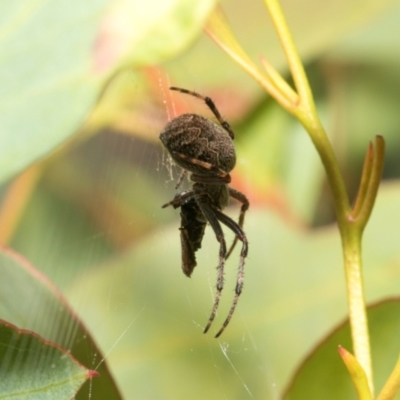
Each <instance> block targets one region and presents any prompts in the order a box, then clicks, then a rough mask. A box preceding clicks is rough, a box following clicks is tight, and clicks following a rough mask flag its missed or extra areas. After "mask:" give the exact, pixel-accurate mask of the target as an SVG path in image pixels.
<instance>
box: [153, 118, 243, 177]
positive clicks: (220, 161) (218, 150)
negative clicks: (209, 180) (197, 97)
mask: <svg viewBox="0 0 400 400" xmlns="http://www.w3.org/2000/svg"><path fill="white" fill-rule="evenodd" d="M160 139H161V141H162V143H163V144H164V146H165V147H166V148H167V149H168V151H169V153H170V154H171V157H172V158H173V160H174V161H175V162H176V163H177V164H178V165H179V166H180V167H182V168H183V169H186V170H188V171H189V172H192V173H194V174H201V175H211V176H212V175H214V174H215V170H214V169H208V168H207V167H206V168H204V166H203V165H201V164H196V163H193V162H192V160H198V161H202V162H204V163H207V164H209V165H212V166H213V167H217V168H219V169H220V170H222V171H224V172H226V173H229V172H230V171H232V169H233V168H234V166H235V163H236V152H235V147H234V145H233V141H232V139H231V137H230V136H229V134H228V133H227V132H226V131H225V130H224V129H223V128H222V127H220V126H219V125H217V124H215V123H214V122H212V121H210V120H209V119H207V118H204V117H202V116H200V115H196V114H183V115H180V116H179V117H177V118H174V119H173V120H172V121H170V122H169V123H168V124H167V125H166V126H165V128H164V130H163V131H162V132H161V134H160Z"/></svg>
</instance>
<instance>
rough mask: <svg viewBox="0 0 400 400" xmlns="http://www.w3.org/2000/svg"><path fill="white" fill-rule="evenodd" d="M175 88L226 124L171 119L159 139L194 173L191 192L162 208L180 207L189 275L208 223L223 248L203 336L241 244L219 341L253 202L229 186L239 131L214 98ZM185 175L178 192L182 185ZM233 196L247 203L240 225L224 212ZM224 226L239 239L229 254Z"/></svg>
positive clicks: (242, 257) (241, 263)
mask: <svg viewBox="0 0 400 400" xmlns="http://www.w3.org/2000/svg"><path fill="white" fill-rule="evenodd" d="M170 89H171V90H177V91H180V92H183V93H186V94H189V95H192V96H194V97H197V98H200V99H202V100H203V101H204V102H205V103H206V104H207V105H208V107H209V108H210V110H211V111H212V112H213V114H214V115H215V116H216V117H217V119H218V121H219V123H220V124H221V126H220V125H217V124H215V123H214V122H212V121H210V120H208V119H207V118H204V117H201V116H199V115H196V114H183V115H181V116H179V117H177V118H174V119H173V120H172V121H170V122H169V123H168V124H167V125H166V126H165V128H164V130H163V131H162V132H161V134H160V139H161V141H162V143H163V145H164V146H165V148H166V149H167V150H168V152H169V154H170V155H171V157H172V159H173V160H174V161H175V162H176V163H177V164H178V165H179V166H181V167H182V168H183V169H184V173H185V171H189V172H191V176H190V179H191V181H192V182H193V186H192V190H190V191H186V192H182V193H179V194H177V195H176V196H175V197H174V199H173V200H171V201H170V202H168V203H166V204H164V205H163V208H165V207H168V206H173V207H174V208H179V207H180V208H181V226H180V231H181V247H182V270H183V272H184V274H185V275H187V276H189V277H190V276H191V274H192V272H193V269H194V268H195V266H196V265H197V263H196V257H195V253H196V251H197V250H198V249H200V248H201V242H202V239H203V236H204V230H205V226H206V224H207V222H208V223H209V224H210V226H211V228H212V229H213V231H214V233H215V236H216V238H217V241H218V242H219V244H220V248H219V263H218V267H217V293H216V296H215V299H214V306H213V309H212V312H211V315H210V318H209V320H208V323H207V325H206V328H205V329H204V333H206V332H207V331H208V329H209V328H210V326H211V323H212V322H213V320H214V318H215V315H216V312H217V309H218V305H219V300H220V297H221V293H222V289H223V286H224V266H225V261H226V259H227V258H228V257H229V255H230V254H231V252H232V250H233V248H234V247H235V245H236V243H237V241H238V240H240V241H241V242H242V250H241V252H240V260H239V269H238V275H237V280H236V287H235V297H234V299H233V303H232V306H231V308H230V311H229V314H228V316H227V318H226V320H225V322H224V324H223V326H222V328H221V329H220V330H219V331H218V333H217V334H216V337H218V336H219V335H220V334H221V333H222V332H223V331H224V330H225V328H226V326H227V325H228V324H229V322H230V320H231V318H232V315H233V312H234V311H235V308H236V305H237V302H238V300H239V296H240V294H241V292H242V288H243V280H244V261H245V258H246V256H247V252H248V241H247V238H246V234H245V233H244V231H243V229H242V228H243V223H244V216H245V212H246V211H247V209H248V208H249V201H248V200H247V198H246V196H245V195H244V194H243V193H241V192H239V191H237V190H235V189H232V188H231V187H229V186H228V184H229V183H230V181H231V177H230V175H229V172H230V171H232V169H233V168H234V167H235V163H236V152H235V147H234V145H233V138H234V133H233V131H232V129H231V128H230V126H229V124H228V123H227V122H226V121H225V120H224V119H223V118H222V116H221V115H220V113H219V111H218V109H217V108H216V106H215V104H214V102H213V101H212V100H211V99H210V98H209V97H204V96H202V95H200V94H198V93H196V92H191V91H189V90H186V89H179V88H170ZM184 173H183V174H184ZM183 174H182V175H181V178H180V179H179V182H178V184H177V186H176V188H178V187H179V184H180V182H181V180H182V177H183ZM229 197H233V198H234V199H236V200H238V201H239V202H241V203H242V207H241V210H240V215H239V222H238V223H237V222H235V221H234V220H232V219H231V218H230V217H228V216H227V215H225V214H224V213H223V212H222V210H223V209H224V208H225V207H226V206H227V205H228V201H229ZM221 223H222V224H224V225H225V226H227V227H228V228H229V229H230V230H232V231H233V232H234V233H235V239H234V241H233V243H232V245H231V247H230V249H229V251H227V247H226V242H225V236H224V233H223V231H222V227H221Z"/></svg>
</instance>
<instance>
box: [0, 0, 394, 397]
mask: <svg viewBox="0 0 400 400" xmlns="http://www.w3.org/2000/svg"><path fill="white" fill-rule="evenodd" d="M28 3H30V2H27V4H28ZM64 3H65V2H63V1H62V0H59V1H58V2H53V3H51V4H52V6H50V5H49V4H50V3H46V2H44V3H43V4H44V6H43V7H44V8H45V7H48V9H46V10H44V8H42V9H30V8H29V7H25V8H24V7H22V6H21V7H20V8H18V7H19V6H16V5H11V3H10V5H9V6H8V7H7V9H6V10H5V12H4V13H3V18H4V16H8V17H9V19H8V20H4V21H3V22H2V27H3V28H2V29H3V32H6V33H7V34H5V35H4V37H5V39H1V40H3V46H4V48H5V49H7V50H6V51H5V52H4V53H3V56H0V63H1V64H2V70H3V71H4V73H3V76H2V78H1V82H3V83H4V85H2V87H3V88H4V87H5V88H6V89H7V90H2V94H1V95H0V96H1V98H2V101H1V104H2V105H1V112H0V113H1V114H2V115H3V117H0V122H1V125H0V126H1V130H2V131H1V133H0V135H1V142H0V143H1V146H0V147H1V148H2V150H1V152H2V153H0V154H1V157H2V164H1V165H2V179H3V184H2V187H1V196H2V205H1V209H0V239H1V242H2V243H3V244H6V245H8V246H10V247H12V248H13V249H15V250H16V251H17V252H19V253H20V254H22V255H23V256H25V257H26V258H27V259H29V260H30V262H32V263H33V264H34V265H35V267H36V268H38V269H39V270H40V271H42V272H43V273H44V274H46V275H47V277H49V279H50V280H51V281H53V282H54V283H55V284H56V285H57V286H58V287H59V288H60V289H61V290H62V292H63V293H64V294H65V296H66V297H67V299H68V300H69V301H70V302H71V304H72V306H73V308H74V309H75V311H76V312H77V313H78V314H79V316H80V317H81V318H82V320H83V321H84V323H85V324H86V326H87V328H88V329H89V331H90V332H91V334H92V336H93V337H94V339H95V341H96V342H97V343H98V344H99V347H100V348H101V349H102V351H103V354H104V355H105V357H106V361H107V362H108V363H109V366H110V368H111V371H112V373H113V375H114V377H115V379H116V382H117V384H118V386H119V387H120V389H121V391H122V392H123V394H124V396H125V398H127V399H162V398H171V399H184V398H192V399H196V398H199V399H200V398H205V397H207V398H212V399H214V398H226V399H247V398H249V399H251V398H263V399H277V398H280V396H281V393H282V391H283V390H284V388H285V387H286V386H287V385H288V382H289V381H290V379H291V376H292V374H293V373H294V371H295V370H296V368H298V366H299V363H300V362H301V361H302V360H303V358H304V357H305V356H306V355H307V354H309V353H310V352H311V351H312V349H314V348H315V346H316V344H317V343H319V342H320V341H321V340H322V339H323V338H324V337H325V336H326V335H327V334H328V333H329V332H331V331H332V330H333V328H335V327H336V326H337V325H338V324H339V323H340V322H341V321H343V320H344V318H345V316H346V298H345V288H344V276H343V272H342V260H341V250H340V239H339V235H338V232H337V230H336V227H335V221H334V212H333V208H332V202H331V197H330V191H329V187H328V186H327V183H326V179H325V176H324V172H323V168H322V166H321V163H320V161H319V159H318V157H317V155H316V152H315V151H314V149H313V147H312V144H311V142H310V140H309V138H308V137H307V134H306V132H304V131H303V129H302V128H301V126H300V125H299V123H298V122H297V121H295V120H294V119H293V118H292V117H291V116H289V115H288V114H286V113H285V112H284V111H283V110H281V109H280V108H279V107H278V106H277V105H276V104H275V103H274V102H273V101H272V100H271V99H270V98H269V97H268V96H267V95H266V94H265V93H264V92H263V91H262V89H261V88H260V87H258V86H257V84H256V83H255V82H253V81H252V80H251V78H249V77H248V76H247V75H246V74H245V73H244V72H243V71H242V70H241V69H240V68H239V67H238V66H237V65H235V64H234V63H233V62H232V61H231V60H230V59H229V58H228V57H227V56H226V55H225V54H224V53H223V52H222V51H221V50H220V49H219V48H217V46H216V45H215V44H214V43H213V42H212V41H211V40H210V39H209V38H208V37H206V36H205V35H204V34H203V33H202V31H201V27H202V25H203V23H204V20H205V18H206V16H207V13H208V12H209V11H210V10H211V8H212V6H213V2H212V1H209V2H196V1H185V0H182V1H177V2H172V1H171V2H164V3H163V2H160V1H156V0H154V1H150V2H147V3H148V4H143V3H141V2H138V1H136V2H135V1H131V2H129V1H126V2H121V3H116V2H115V4H114V3H113V2H111V1H105V0H104V1H100V0H98V1H90V2H87V5H86V6H82V7H81V8H79V7H78V2H74V3H73V4H74V5H72V6H71V10H70V12H69V13H67V14H62V12H61V11H62V10H63V8H62V7H61V6H63V4H64ZM139 3H140V5H139ZM161 3H163V5H161ZM206 3H207V4H206ZM85 4H86V3H85ZM89 4H90V5H89ZM199 4H202V5H199ZM64 6H65V4H64ZM221 6H222V8H223V10H224V12H225V13H226V14H227V17H228V19H229V21H230V22H231V26H232V28H233V30H234V31H235V33H236V34H237V36H238V38H239V40H240V42H241V43H242V45H243V47H244V48H245V49H246V50H247V51H248V53H249V54H250V55H251V56H252V57H253V59H254V60H258V58H259V57H260V56H261V55H263V56H264V57H266V58H268V60H269V61H270V62H271V63H272V64H273V65H275V66H276V67H277V68H279V70H280V71H281V72H282V73H285V61H284V56H283V54H282V53H281V51H280V47H279V43H278V41H277V39H276V36H275V35H274V32H273V27H272V26H271V23H270V20H269V18H268V14H267V12H266V9H265V7H264V5H263V3H262V2H261V1H259V0H252V1H251V2H244V1H240V0H224V1H222V2H221ZM52 7H53V8H52ZM57 7H59V8H57ZM65 7H66V6H65ZM282 7H283V9H284V11H285V14H286V15H287V19H288V23H289V26H290V27H291V28H292V32H293V35H294V38H295V41H296V43H297V45H298V47H299V51H300V54H301V56H302V59H303V60H304V63H305V65H306V68H307V74H308V77H309V79H310V83H311V87H312V89H313V92H314V95H315V99H316V103H317V107H318V110H319V112H320V115H321V118H322V120H323V122H324V125H325V127H326V129H327V132H328V134H329V136H330V139H331V141H332V143H333V146H334V149H335V152H336V155H337V157H338V159H339V161H340V165H341V168H342V171H343V174H344V176H345V180H346V184H347V188H348V190H349V192H350V193H351V196H352V197H354V196H355V191H356V190H357V187H358V183H359V179H360V172H361V168H362V164H363V158H364V155H365V152H366V149H367V146H368V143H369V141H370V140H372V139H373V138H374V136H375V135H376V134H381V135H383V136H384V138H385V140H386V146H387V155H386V162H385V169H384V182H383V183H382V187H381V190H380V193H379V195H378V200H377V203H376V206H375V210H374V212H373V216H372V218H371V221H370V223H369V225H368V226H367V229H366V234H365V240H364V263H365V285H366V295H367V300H368V302H374V301H377V300H381V299H385V298H388V297H391V296H398V294H399V284H398V282H400V157H399V154H400V134H399V127H400V114H399V112H398V104H399V102H400V90H399V87H400V74H399V67H400V51H399V49H400V31H399V29H400V28H399V27H400V25H399V24H398V21H399V20H400V3H399V2H398V1H378V0H376V1H368V2H364V1H358V0H350V1H349V0H347V1H336V2H334V3H333V2H329V1H326V0H313V1H298V0H297V1H293V0H286V1H282ZM52 13H53V14H52ZM56 14H57V18H58V19H60V20H61V21H66V22H65V24H64V25H63V24H60V23H56V22H57V21H56V20H57V18H52V16H53V17H54V15H56ZM78 17H79V18H78ZM24 18H27V19H29V18H31V20H32V21H33V22H32V24H31V25H30V26H29V29H28V28H24V29H23V28H21V26H22V27H24V26H25V25H24V24H23V23H22V22H21V21H23V20H24ZM146 18H147V19H146ZM29 20H30V19H29ZM10 21H20V22H21V26H18V24H17V26H14V25H13V24H11V22H10ZM147 21H150V22H149V23H148V24H147V25H146V23H145V22H147ZM0 22H1V21H0ZM43 24H47V25H46V27H47V29H48V32H47V33H46V37H47V40H46V41H44V40H43V39H42V38H43V36H40V33H41V34H43V32H42V31H41V30H42V26H43ZM7 29H8V30H7ZM21 30H22V32H21ZM10 32H11V33H10ZM135 35H136V36H135ZM160 38H161V39H160ZM64 39H65V44H64V42H63V40H64ZM163 39H164V40H163ZM69 40H70V42H68V41H69ZM74 43H75V45H74ZM83 43H86V44H87V48H89V49H90V51H88V50H87V48H86V52H85V51H83V50H82V49H83V48H84V46H86V44H85V45H84V44H83ZM74 46H75V47H74ZM66 48H67V49H68V50H70V51H71V53H67V52H66ZM121 48H122V50H121ZM30 54H33V56H32V57H31V58H30V57H29V55H30ZM68 54H69V55H70V56H69V57H67V56H68ZM71 57H72V59H71ZM22 66H23V67H24V68H22ZM81 66H83V67H82V68H81ZM17 67H18V68H17ZM19 67H20V68H19ZM80 68H81V69H80ZM170 85H174V86H179V87H184V88H187V89H192V90H196V91H198V92H200V93H202V94H205V95H208V96H210V97H212V98H213V100H214V101H215V103H216V104H217V106H218V108H219V110H220V111H221V113H222V114H223V116H224V117H225V118H226V119H227V120H228V121H229V123H230V124H231V125H232V126H233V129H234V131H235V133H236V138H235V144H236V148H237V154H238V162H237V166H236V168H235V170H234V171H233V174H232V177H233V181H232V186H233V187H234V188H236V189H238V190H240V191H243V192H244V193H245V194H246V195H247V196H248V198H249V200H250V203H251V207H250V210H249V212H248V215H247V217H246V218H247V219H246V223H245V231H246V233H247V234H248V238H249V241H250V251H249V257H248V259H247V261H246V269H245V272H246V280H245V287H244V292H243V294H242V296H241V299H240V302H239V305H238V308H237V311H236V313H235V315H234V317H233V319H232V321H231V324H230V326H229V328H228V329H227V330H226V331H225V332H224V334H223V335H222V337H221V338H220V339H218V340H216V339H214V338H213V335H212V333H213V332H217V330H218V329H219V327H220V324H221V323H222V322H223V320H224V317H225V315H226V313H227V310H228V309H229V307H230V303H231V300H232V297H233V288H234V280H235V274H236V268H237V262H238V249H236V251H235V253H234V254H233V255H232V257H231V258H230V260H229V262H228V264H227V266H226V274H225V275H226V287H225V290H224V293H223V297H222V304H221V308H220V310H219V313H218V316H217V318H216V320H215V322H214V325H213V327H212V329H211V334H208V335H203V334H202V329H203V327H204V324H205V323H206V321H207V318H208V316H209V312H210V311H211V306H212V302H213V295H214V288H215V282H216V272H215V267H216V265H217V259H218V244H217V242H216V240H215V238H214V237H213V235H212V234H211V233H210V232H207V234H206V237H205V240H204V244H203V246H202V249H201V251H199V253H198V267H197V268H196V270H195V272H194V274H193V276H192V278H191V279H187V278H186V277H185V276H184V275H183V274H182V272H181V268H180V240H179V231H178V227H179V210H175V211H174V210H172V209H164V210H162V209H161V205H162V204H164V203H165V202H167V201H168V200H170V199H171V198H172V197H173V196H174V193H175V191H174V185H175V181H176V179H177V177H178V176H179V173H180V171H179V169H178V168H176V167H175V166H173V165H171V163H170V161H169V159H168V156H167V154H166V152H165V151H164V150H163V149H162V148H161V145H160V142H159V140H158V135H159V133H160V131H161V130H162V128H163V126H164V125H165V123H166V122H167V120H168V119H170V118H173V117H174V116H176V115H179V114H181V113H183V112H196V113H199V114H202V115H205V116H208V117H211V116H210V112H209V110H208V109H207V108H206V107H205V105H204V104H202V103H201V102H199V101H198V100H196V99H191V98H190V97H188V96H185V95H181V94H179V93H178V94H176V93H174V94H171V93H170V92H169V91H168V86H170ZM189 185H190V183H189V181H187V180H186V181H185V182H184V187H185V186H186V187H188V186H189ZM227 213H228V214H229V215H230V216H232V217H234V218H237V215H238V207H237V205H235V204H232V206H231V207H229V209H228V210H227ZM208 230H209V229H208ZM228 235H229V233H228ZM229 237H230V238H231V236H229ZM32 312H33V313H34V314H37V315H38V318H39V316H40V315H41V313H42V312H43V310H40V309H35V310H32ZM393 312H394V311H393V310H390V311H388V312H387V313H388V314H387V315H388V318H389V317H392V316H393ZM0 317H1V316H0ZM48 317H49V318H48V319H45V320H43V322H42V323H43V324H45V323H46V324H51V323H52V318H51V315H49V316H48ZM391 329H393V328H391ZM398 337H399V335H397V338H398ZM75 339H76V340H79V338H75ZM378 343H379V341H378ZM396 346H397V347H396ZM377 347H378V346H377ZM399 351H400V343H398V344H397V345H396V344H394V347H393V348H391V349H390V356H388V357H385V358H384V360H382V363H384V364H385V365H387V364H388V365H389V367H391V366H392V365H394V362H395V360H396V358H397V355H398V353H399ZM375 352H376V353H375ZM373 354H380V353H379V350H378V349H376V350H375V349H373ZM327 357H328V358H327V359H326V360H325V361H324V362H326V363H328V362H332V363H335V362H339V363H340V360H337V359H338V358H339V357H338V356H337V354H336V353H335V352H331V353H329V355H328V356H327ZM98 361H99V360H96V357H95V355H93V365H90V366H88V367H91V368H94V367H95V366H96V365H97V364H98ZM340 368H341V367H339V372H338V373H337V375H338V376H339V375H340V374H343V379H347V378H346V373H345V370H344V367H343V370H341V369H340ZM385 368H388V367H385ZM385 368H383V369H382V368H381V365H379V366H378V368H377V369H378V371H377V373H376V383H377V387H378V388H379V387H380V386H382V384H383V382H384V380H385V378H386V377H387V374H388V372H387V369H385ZM381 370H384V372H385V373H383V372H382V373H381V372H379V371H381ZM389 370H390V368H389ZM321 385H322V386H323V385H324V382H322V383H321ZM332 387H337V383H335V382H334V383H332ZM325 389H326V387H325ZM348 390H349V393H351V395H354V396H355V394H352V392H351V390H352V389H351V388H349V389H348ZM346 393H347V392H346ZM322 397H323V398H325V399H328V397H326V396H325V397H324V396H322ZM322 397H321V398H322ZM291 398H292V397H291ZM293 398H296V399H297V398H299V399H300V398H302V397H301V396H300V397H293ZM304 398H310V397H304ZM332 398H336V399H337V398H338V397H337V393H336V397H335V395H334V394H333V397H332ZM341 398H351V397H341ZM354 398H355V397H354Z"/></svg>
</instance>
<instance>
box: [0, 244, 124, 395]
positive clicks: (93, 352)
mask: <svg viewBox="0 0 400 400" xmlns="http://www.w3.org/2000/svg"><path fill="white" fill-rule="evenodd" d="M0 276H1V279H0V318H1V319H2V320H6V321H8V323H11V324H13V325H16V326H18V327H19V328H22V329H25V330H29V331H32V332H34V333H35V334H38V335H40V336H41V337H43V338H44V339H45V340H46V341H50V342H52V343H56V344H57V345H59V346H61V347H62V348H64V349H66V351H68V352H69V353H70V354H71V355H72V356H73V357H74V358H75V359H76V360H78V361H79V362H80V363H81V364H83V365H85V366H86V367H88V368H89V369H93V370H96V371H97V372H98V373H99V374H100V377H98V378H96V379H94V380H91V382H88V383H87V384H85V385H84V386H83V388H82V390H81V391H80V392H79V397H77V399H87V398H88V393H92V396H93V397H94V398H102V397H100V396H105V397H104V398H109V399H119V398H120V395H119V392H118V389H117V388H116V386H115V383H114V381H113V379H112V377H111V374H110V372H109V370H108V367H107V364H106V362H105V360H104V356H103V355H102V354H101V352H100V351H99V349H98V348H97V346H96V344H95V342H94V341H93V339H92V337H91V336H90V334H89V333H88V331H87V330H86V328H85V327H84V326H83V324H82V323H81V322H80V321H79V319H78V318H77V317H76V315H75V314H74V312H73V311H72V310H71V309H70V307H69V306H68V305H67V304H66V301H65V299H64V298H63V296H62V295H61V294H60V292H59V291H58V290H57V289H56V288H55V287H54V286H53V285H52V284H51V282H50V281H49V280H48V279H47V278H46V277H45V276H44V275H42V274H41V273H40V272H39V271H37V270H36V269H35V268H34V267H33V266H32V265H30V264H29V263H28V262H27V261H26V260H25V259H23V258H22V257H21V256H19V255H18V254H16V253H14V252H13V251H11V250H7V249H1V251H0ZM5 367H6V360H5V359H4V358H2V359H0V370H1V368H5ZM53 398H57V396H55V397H53Z"/></svg>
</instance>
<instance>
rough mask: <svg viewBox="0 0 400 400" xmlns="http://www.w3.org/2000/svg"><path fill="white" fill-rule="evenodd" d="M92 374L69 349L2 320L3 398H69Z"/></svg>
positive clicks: (0, 391) (0, 381)
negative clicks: (64, 348)
mask: <svg viewBox="0 0 400 400" xmlns="http://www.w3.org/2000/svg"><path fill="white" fill-rule="evenodd" d="M93 375H94V374H93V372H91V371H89V370H87V369H86V368H84V367H83V366H82V365H80V364H79V363H78V362H76V360H75V359H74V358H73V357H72V356H71V355H70V354H69V353H68V352H67V351H65V350H63V349H61V348H60V347H58V346H56V345H54V344H53V343H50V342H48V341H45V340H44V339H43V338H41V337H40V336H38V335H36V334H34V333H33V332H29V331H26V330H20V329H18V328H17V327H15V326H13V325H11V324H8V323H7V322H5V321H1V320H0V376H1V379H0V399H11V398H12V399H21V400H22V399H27V400H28V399H29V400H30V399H32V400H34V399H38V400H39V399H43V398H49V399H60V400H62V399H65V400H69V399H71V398H73V397H74V396H75V394H76V392H77V391H78V389H79V387H80V386H81V385H82V384H83V382H85V380H87V379H88V378H90V377H92V376H93ZM96 375H97V373H96Z"/></svg>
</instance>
